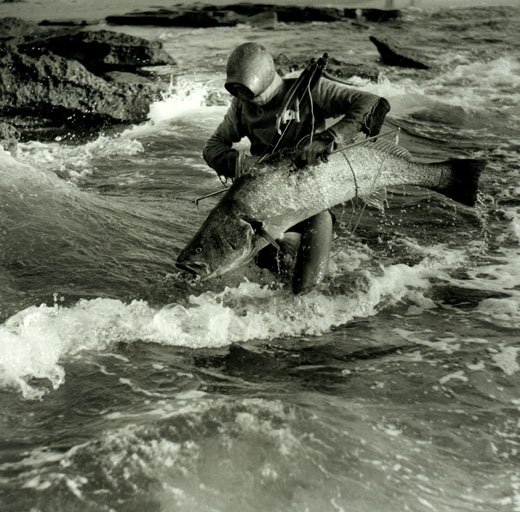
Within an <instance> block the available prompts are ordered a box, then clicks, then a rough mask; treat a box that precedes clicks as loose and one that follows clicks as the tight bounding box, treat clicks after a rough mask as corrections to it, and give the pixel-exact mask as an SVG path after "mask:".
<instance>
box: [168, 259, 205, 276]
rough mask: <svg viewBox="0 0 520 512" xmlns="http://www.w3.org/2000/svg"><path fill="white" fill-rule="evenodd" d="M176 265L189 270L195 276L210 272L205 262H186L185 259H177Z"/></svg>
mask: <svg viewBox="0 0 520 512" xmlns="http://www.w3.org/2000/svg"><path fill="white" fill-rule="evenodd" d="M175 266H176V267H177V268H178V269H180V270H184V271H186V272H189V273H190V274H191V275H193V276H202V275H204V274H206V275H207V274H209V268H208V266H207V265H206V264H205V263H197V262H195V261H192V262H189V263H188V262H185V261H177V262H176V263H175Z"/></svg>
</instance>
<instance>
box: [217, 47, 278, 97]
mask: <svg viewBox="0 0 520 512" xmlns="http://www.w3.org/2000/svg"><path fill="white" fill-rule="evenodd" d="M226 73H227V77H226V84H225V87H226V89H227V90H228V91H229V92H230V93H231V94H232V95H233V96H236V97H240V98H243V99H247V100H252V99H253V98H254V97H255V96H258V95H259V94H261V93H263V92H264V91H265V90H266V89H267V88H268V87H269V86H270V85H271V83H272V82H273V80H275V78H276V75H277V73H276V70H275V68H274V62H273V58H272V57H271V55H270V53H269V52H268V51H267V50H266V48H264V47H263V46H262V45H260V44H257V43H244V44H241V45H239V46H237V47H236V48H235V49H234V50H233V51H232V52H231V55H230V56H229V59H228V62H227V67H226Z"/></svg>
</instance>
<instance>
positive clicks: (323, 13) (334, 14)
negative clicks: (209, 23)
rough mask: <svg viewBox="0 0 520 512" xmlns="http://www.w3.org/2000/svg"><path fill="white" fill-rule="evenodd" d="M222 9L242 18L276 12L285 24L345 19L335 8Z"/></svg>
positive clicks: (245, 5) (244, 5) (264, 6)
mask: <svg viewBox="0 0 520 512" xmlns="http://www.w3.org/2000/svg"><path fill="white" fill-rule="evenodd" d="M203 9H204V10H209V11H211V10H213V9H215V7H214V6H211V5H209V6H206V7H203ZM221 9H225V10H229V11H233V12H235V13H237V14H240V15H242V16H255V15H258V14H260V13H266V12H274V13H276V15H277V17H278V21H282V22H285V23H291V22H292V23H304V22H310V21H339V20H341V19H342V18H343V10H342V9H336V8H335V7H306V6H298V5H291V6H284V5H273V4H248V3H239V4H229V5H226V6H223V7H221Z"/></svg>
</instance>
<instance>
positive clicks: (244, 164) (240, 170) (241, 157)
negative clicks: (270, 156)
mask: <svg viewBox="0 0 520 512" xmlns="http://www.w3.org/2000/svg"><path fill="white" fill-rule="evenodd" d="M257 161H258V159H257V158H256V157H253V156H249V155H248V154H246V153H245V152H244V151H239V153H238V155H237V160H236V165H235V175H234V176H233V180H236V179H237V178H238V177H239V176H242V174H247V173H248V172H250V171H251V170H252V169H253V168H254V166H255V165H256V163H257Z"/></svg>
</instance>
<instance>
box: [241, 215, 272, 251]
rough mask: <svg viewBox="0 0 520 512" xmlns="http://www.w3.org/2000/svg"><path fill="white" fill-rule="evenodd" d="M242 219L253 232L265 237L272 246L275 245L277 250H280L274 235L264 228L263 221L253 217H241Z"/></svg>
mask: <svg viewBox="0 0 520 512" xmlns="http://www.w3.org/2000/svg"><path fill="white" fill-rule="evenodd" d="M242 220H243V221H244V222H247V223H248V224H249V225H250V226H251V229H252V230H253V231H254V232H255V234H257V235H259V236H261V237H263V238H265V239H266V240H267V241H268V242H269V243H270V244H271V245H272V246H274V247H276V249H277V250H281V249H280V245H279V244H278V242H277V241H276V240H275V238H274V236H272V235H271V234H270V233H269V232H268V231H267V230H266V229H265V227H264V223H263V222H262V221H261V220H257V219H254V218H253V217H242Z"/></svg>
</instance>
